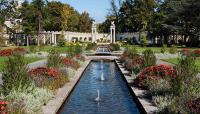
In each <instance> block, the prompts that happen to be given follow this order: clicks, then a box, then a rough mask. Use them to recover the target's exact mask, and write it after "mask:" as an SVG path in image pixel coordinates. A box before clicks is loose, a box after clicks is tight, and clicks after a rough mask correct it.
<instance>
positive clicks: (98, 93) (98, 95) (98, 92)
mask: <svg viewBox="0 0 200 114" xmlns="http://www.w3.org/2000/svg"><path fill="white" fill-rule="evenodd" d="M100 100H101V98H100V90H99V89H98V90H97V98H96V99H95V101H97V102H99V101H100Z"/></svg>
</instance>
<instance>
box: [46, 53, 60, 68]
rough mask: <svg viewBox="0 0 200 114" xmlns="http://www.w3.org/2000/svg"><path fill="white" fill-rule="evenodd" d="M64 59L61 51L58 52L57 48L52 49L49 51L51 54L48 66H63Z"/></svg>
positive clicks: (48, 58)
mask: <svg viewBox="0 0 200 114" xmlns="http://www.w3.org/2000/svg"><path fill="white" fill-rule="evenodd" d="M62 61H63V59H62V57H61V56H60V53H58V52H56V51H55V50H53V49H52V50H51V51H50V52H49V55H48V57H47V66H48V67H53V68H58V67H60V66H62V63H63V62H62Z"/></svg>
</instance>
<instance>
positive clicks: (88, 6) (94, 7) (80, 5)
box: [20, 0, 110, 23]
mask: <svg viewBox="0 0 200 114" xmlns="http://www.w3.org/2000/svg"><path fill="white" fill-rule="evenodd" d="M20 1H23V0H20ZM29 1H32V0H29ZM48 1H53V0H48ZM54 1H61V2H62V3H67V4H70V5H71V6H72V7H74V9H75V10H77V11H78V12H79V13H82V12H84V11H87V12H88V13H89V14H90V17H92V18H93V19H94V20H95V21H96V22H97V23H101V22H103V21H104V20H105V19H106V15H107V14H108V12H109V9H110V0H54Z"/></svg>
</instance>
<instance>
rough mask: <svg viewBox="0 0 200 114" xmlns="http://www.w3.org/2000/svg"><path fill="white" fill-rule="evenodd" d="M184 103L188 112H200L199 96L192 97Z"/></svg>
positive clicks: (195, 113)
mask: <svg viewBox="0 0 200 114" xmlns="http://www.w3.org/2000/svg"><path fill="white" fill-rule="evenodd" d="M186 105H187V108H188V110H189V112H190V113H194V114H197V113H199V112H200V98H197V99H192V100H190V101H188V102H187V103H186Z"/></svg>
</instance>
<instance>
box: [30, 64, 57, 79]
mask: <svg viewBox="0 0 200 114" xmlns="http://www.w3.org/2000/svg"><path fill="white" fill-rule="evenodd" d="M29 73H30V74H31V76H48V77H53V78H59V76H60V75H61V73H60V72H59V71H58V70H56V69H52V68H46V67H38V68H35V69H32V70H31V71H30V72H29Z"/></svg>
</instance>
